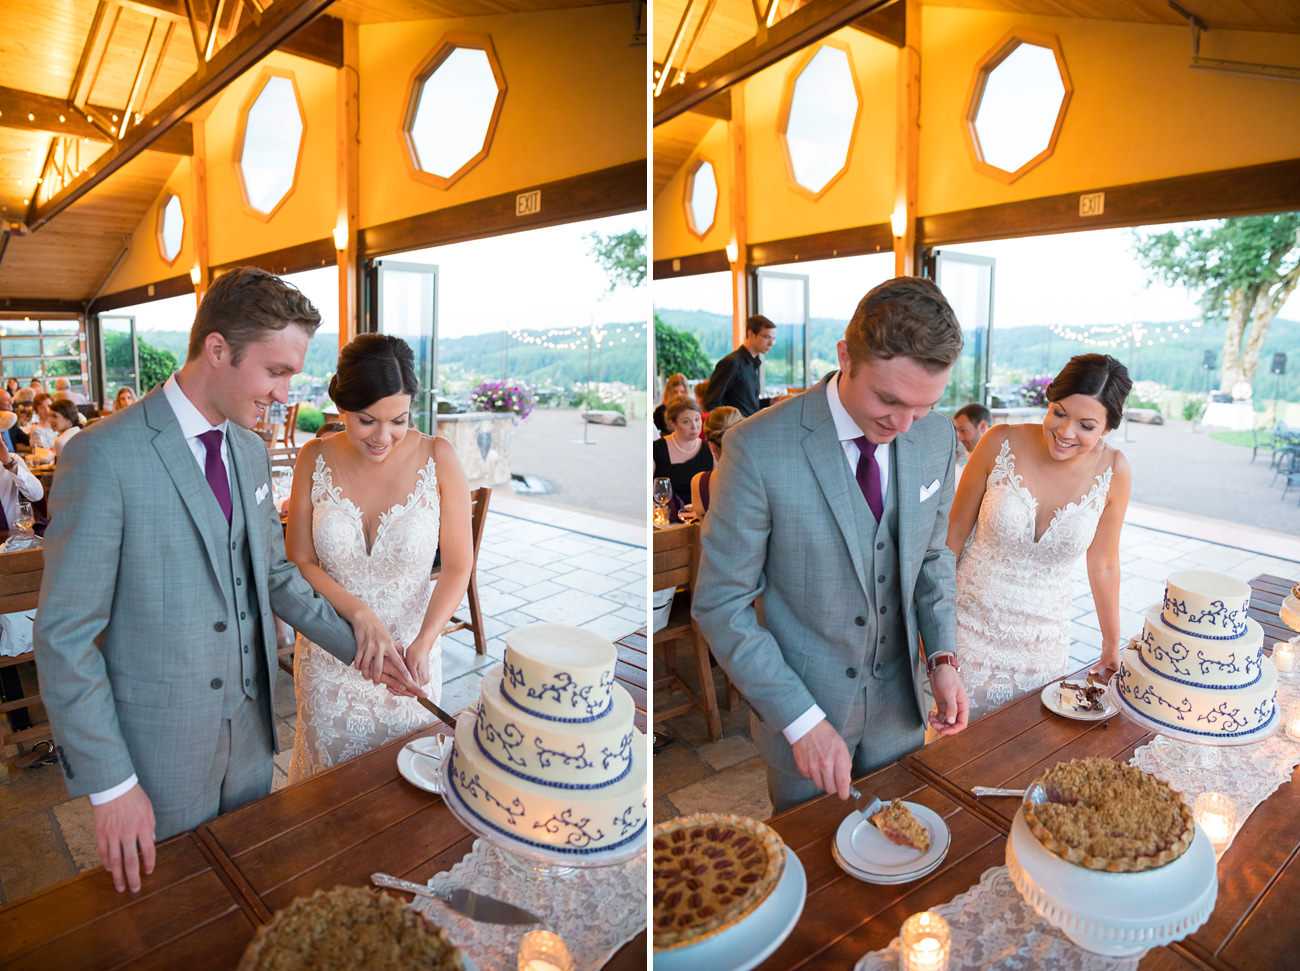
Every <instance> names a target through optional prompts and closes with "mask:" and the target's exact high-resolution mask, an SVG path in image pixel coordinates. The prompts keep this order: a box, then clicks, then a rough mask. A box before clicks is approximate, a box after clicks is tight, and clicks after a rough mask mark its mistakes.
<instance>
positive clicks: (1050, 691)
mask: <svg viewBox="0 0 1300 971" xmlns="http://www.w3.org/2000/svg"><path fill="white" fill-rule="evenodd" d="M1063 680H1066V681H1069V680H1070V679H1069V678H1065V679H1063ZM1070 683H1071V684H1077V683H1078V682H1073V681H1072V682H1070ZM1039 697H1040V698H1042V699H1043V706H1044V707H1045V708H1047V710H1048V711H1050V712H1051V713H1052V714H1054V715H1060V716H1061V717H1062V718H1073V719H1074V720H1075V721H1081V722H1104V721H1105V720H1106V719H1107V718H1110V717H1111V716H1112V715H1116V714H1118V713H1119V709H1118V708H1116V707H1115V703H1114V702H1113V701H1111V700H1110V692H1109V691H1105V690H1104V689H1103V692H1102V696H1101V711H1078V710H1076V709H1075V708H1074V707H1073V706H1070V707H1068V708H1067V707H1065V706H1063V705H1062V704H1061V682H1060V681H1053V682H1052V683H1051V684H1049V685H1048V686H1047V687H1045V688H1044V689H1043V693H1042V694H1041V695H1039Z"/></svg>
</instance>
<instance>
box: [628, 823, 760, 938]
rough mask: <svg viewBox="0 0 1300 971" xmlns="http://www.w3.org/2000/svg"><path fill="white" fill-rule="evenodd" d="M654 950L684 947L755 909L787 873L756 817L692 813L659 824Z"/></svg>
mask: <svg viewBox="0 0 1300 971" xmlns="http://www.w3.org/2000/svg"><path fill="white" fill-rule="evenodd" d="M651 854H652V860H653V865H654V893H653V897H652V903H653V908H654V914H653V925H654V946H655V950H661V949H664V948H675V947H683V946H685V945H687V944H694V943H695V942H697V941H701V940H703V939H704V938H706V937H710V936H712V935H714V934H716V933H718V932H719V931H721V930H725V929H726V928H728V927H730V926H732V925H733V924H735V923H737V922H738V921H740V920H742V919H743V918H744V917H746V916H748V915H749V914H750V913H751V912H753V910H754V908H755V907H757V906H758V905H759V904H760V903H762V902H763V900H764V899H766V898H767V896H768V895H769V894H770V893H771V892H772V890H773V889H774V888H775V887H776V884H777V882H778V881H779V880H780V879H781V874H782V872H783V871H784V869H785V844H784V843H782V842H781V838H780V837H779V836H777V835H776V833H774V832H773V831H772V830H771V829H770V828H769V827H768V826H766V825H765V824H763V823H761V822H759V821H758V820H757V819H749V818H748V817H745V816H736V815H732V814H730V813H696V814H695V815H692V816H681V817H678V818H677V819H670V820H668V821H667V822H665V823H660V824H659V825H658V826H656V827H655V829H654V839H653V841H652V844H651Z"/></svg>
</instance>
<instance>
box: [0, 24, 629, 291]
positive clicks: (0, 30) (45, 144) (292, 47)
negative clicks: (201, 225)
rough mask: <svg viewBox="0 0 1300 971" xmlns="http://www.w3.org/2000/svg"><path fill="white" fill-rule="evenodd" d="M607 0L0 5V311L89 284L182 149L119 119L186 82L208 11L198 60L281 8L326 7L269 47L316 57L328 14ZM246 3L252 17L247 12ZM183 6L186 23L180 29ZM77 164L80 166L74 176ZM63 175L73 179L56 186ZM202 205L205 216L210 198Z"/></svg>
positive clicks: (139, 112)
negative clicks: (105, 169) (139, 143)
mask: <svg viewBox="0 0 1300 971" xmlns="http://www.w3.org/2000/svg"><path fill="white" fill-rule="evenodd" d="M610 2H624V0H339V2H337V3H334V4H333V5H329V3H328V0H325V2H324V3H320V2H315V3H311V2H310V0H275V2H274V4H272V3H268V2H266V0H261V2H259V3H254V2H252V0H58V2H46V3H33V2H27V0H0V311H4V310H22V309H24V306H23V305H24V304H27V305H37V306H39V305H41V304H43V303H45V302H49V301H63V302H76V303H82V304H84V303H86V302H88V301H89V300H91V299H92V298H93V297H94V296H95V295H96V294H97V293H98V292H99V290H100V289H101V288H102V286H103V284H104V282H105V280H106V279H107V278H108V276H109V274H110V273H111V272H112V269H113V267H114V265H115V264H116V262H117V261H118V259H119V258H120V256H121V254H122V252H123V249H124V246H125V239H126V237H128V236H129V234H130V233H132V232H133V231H134V230H135V228H136V227H137V226H138V225H139V223H140V220H141V219H142V218H143V217H144V216H145V215H146V214H147V213H148V212H149V209H150V207H151V206H153V205H154V204H155V203H156V202H157V200H158V197H159V194H160V193H161V191H162V189H163V186H164V185H165V183H166V180H167V178H168V177H169V176H170V174H171V173H172V171H173V170H174V169H175V166H176V163H177V160H178V157H179V156H181V155H187V154H190V153H191V152H192V138H191V132H190V129H189V122H188V121H180V122H178V123H177V124H175V126H174V127H173V128H172V129H171V130H170V131H168V132H167V134H166V135H165V136H164V137H163V138H160V139H158V140H157V141H156V142H153V143H152V144H150V145H149V147H148V148H146V149H144V150H142V151H139V152H138V154H134V155H131V154H129V153H124V152H123V150H124V149H127V148H130V147H131V139H132V129H131V128H130V127H129V126H130V125H131V124H133V123H134V122H135V121H136V120H137V116H139V118H140V119H142V120H144V121H145V123H146V124H147V123H148V122H149V120H150V119H149V112H151V111H153V110H154V109H156V108H159V106H160V105H161V106H162V109H160V110H164V111H165V110H166V109H167V107H168V105H169V104H170V102H169V100H168V99H169V98H173V97H174V96H175V93H177V92H184V91H186V90H188V89H190V88H193V87H194V86H195V79H196V65H197V64H198V63H199V54H198V52H197V50H196V47H197V46H203V45H204V44H205V43H206V38H207V34H208V25H209V23H210V22H211V20H212V18H213V16H214V11H216V14H215V15H216V16H218V17H219V18H220V19H219V22H218V24H217V29H216V37H215V39H214V40H213V41H212V43H211V45H210V46H211V52H212V55H213V57H214V58H215V59H214V60H211V61H210V62H209V64H208V68H212V67H213V65H215V64H216V63H218V60H219V58H220V56H221V53H222V51H223V49H224V48H225V47H226V45H230V48H231V49H232V50H234V49H235V48H236V47H238V46H239V42H240V41H242V40H243V39H244V38H245V37H247V35H248V32H250V31H256V30H259V29H260V26H259V25H262V24H265V23H266V22H267V21H268V20H274V19H275V16H276V15H277V14H279V13H281V12H282V11H284V10H286V9H288V10H294V9H299V10H306V9H308V8H309V7H310V8H312V9H315V8H318V7H326V6H328V7H329V9H328V15H327V16H320V17H317V18H316V19H315V20H314V21H313V22H311V23H310V24H308V25H307V29H303V30H301V32H299V33H296V34H293V35H292V36H290V37H288V38H287V40H286V41H284V42H282V43H281V45H280V48H279V49H280V50H282V51H288V52H289V53H298V54H302V55H303V56H310V57H313V58H314V59H316V60H326V62H327V63H328V62H329V60H328V57H329V55H328V54H322V49H323V48H324V49H328V46H329V45H328V43H326V44H324V45H323V48H322V45H321V43H320V38H321V37H322V36H325V37H326V38H327V39H328V38H329V37H330V36H331V35H332V34H333V33H335V32H336V29H337V28H338V27H339V22H338V21H339V20H342V19H347V20H351V21H356V22H360V23H379V22H393V21H404V20H415V19H434V18H444V17H453V16H479V15H486V14H499V13H517V12H526V11H538V10H548V9H563V8H570V7H582V6H595V5H601V4H608V3H610ZM259 6H260V7H262V8H264V13H263V14H262V15H261V18H259V17H258V16H257V15H255V13H254V11H255V10H256V8H257V7H259ZM187 8H188V9H189V10H192V11H193V13H194V15H195V18H194V19H195V20H196V21H197V26H196V27H195V28H194V29H193V30H192V28H191V21H190V17H189V14H188V13H187ZM262 18H266V19H262ZM629 20H631V18H629ZM316 28H324V29H323V30H318V29H316ZM196 35H197V38H198V39H197V40H196V39H195V37H196ZM334 63H337V61H335V62H334ZM248 66H251V64H250V65H248ZM128 107H129V108H130V112H129V113H128V112H127V111H126V109H127V108H128ZM195 108H197V106H192V107H190V108H189V109H188V110H191V111H193V110H195ZM200 114H201V113H200ZM196 117H197V116H196ZM163 121H165V119H164V120H163ZM124 122H125V123H126V124H127V125H128V127H127V129H126V131H125V132H123V130H122V125H123V123H124ZM142 131H143V126H142ZM149 131H150V133H152V129H150V130H149ZM119 139H121V141H119ZM114 151H116V152H119V154H127V155H128V157H129V159H130V160H129V161H127V162H126V163H125V164H124V165H122V166H121V167H120V168H117V169H116V170H114V171H112V172H111V173H110V174H108V175H107V176H106V177H104V179H103V181H102V182H99V183H98V184H97V185H95V186H94V187H93V188H91V189H90V190H89V191H88V192H86V193H85V194H84V195H83V196H81V197H80V198H78V199H76V201H74V202H72V203H71V204H69V205H68V206H67V207H66V208H62V209H59V210H57V211H54V212H53V214H52V215H51V214H50V212H51V209H50V203H51V197H54V198H55V200H56V201H57V200H58V199H60V198H62V196H61V195H60V193H61V192H68V191H71V190H72V189H75V188H76V186H77V184H78V183H79V182H80V181H82V180H85V179H87V177H88V176H89V175H90V174H93V171H94V169H95V168H96V166H103V165H105V164H106V160H107V159H109V158H111V157H112V156H110V155H107V154H106V153H110V152H114ZM64 153H66V155H67V157H68V160H69V164H68V165H67V166H66V168H67V172H66V174H64V175H63V176H62V177H60V176H59V175H57V174H51V171H50V167H49V165H48V162H47V159H49V158H50V157H51V155H56V156H57V157H58V158H62V157H63V155H64ZM96 160H98V161H96ZM87 170H90V171H89V172H88V171H87ZM79 172H80V173H86V174H84V175H81V176H80V179H79V178H78V173H79ZM43 174H44V175H45V181H44V183H43V184H42V185H39V186H38V182H37V180H38V179H40V178H41V177H42V175H43ZM63 182H71V183H73V185H71V186H69V187H68V189H66V190H65V189H64V187H63V185H62V183H63ZM210 212H211V216H210V218H214V219H215V218H219V213H220V209H219V207H218V208H216V209H212V210H210ZM33 227H35V228H33ZM187 270H188V268H178V269H177V271H176V272H177V273H178V274H183V273H185V272H187Z"/></svg>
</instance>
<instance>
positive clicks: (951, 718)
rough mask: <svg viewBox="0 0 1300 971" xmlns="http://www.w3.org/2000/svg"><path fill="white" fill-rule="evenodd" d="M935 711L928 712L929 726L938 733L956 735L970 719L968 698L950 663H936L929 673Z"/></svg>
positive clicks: (955, 670)
mask: <svg viewBox="0 0 1300 971" xmlns="http://www.w3.org/2000/svg"><path fill="white" fill-rule="evenodd" d="M930 689H931V690H932V691H933V692H934V701H935V706H936V707H937V708H938V710H937V711H932V712H930V727H931V728H933V729H934V730H935V731H936V732H938V733H939V734H940V735H956V734H957V733H958V732H960V731H961V730H962V729H963V728H965V727H966V723H967V722H968V721H969V720H970V698H968V697H967V696H966V688H965V686H964V685H963V684H962V683H961V677H960V676H959V675H958V674H957V669H956V668H954V667H953V666H952V665H951V664H936V665H935V668H934V674H932V675H930Z"/></svg>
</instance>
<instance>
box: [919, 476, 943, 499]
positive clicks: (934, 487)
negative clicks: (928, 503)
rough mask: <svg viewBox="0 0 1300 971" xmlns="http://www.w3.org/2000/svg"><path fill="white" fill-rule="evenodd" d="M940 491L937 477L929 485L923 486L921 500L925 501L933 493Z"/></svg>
mask: <svg viewBox="0 0 1300 971" xmlns="http://www.w3.org/2000/svg"><path fill="white" fill-rule="evenodd" d="M938 491H939V480H938V479H935V480H934V481H933V482H931V483H930V484H929V485H928V486H921V502H925V500H927V499H929V498H930V497H931V496H932V495H934V494H935V493H936V492H938Z"/></svg>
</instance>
